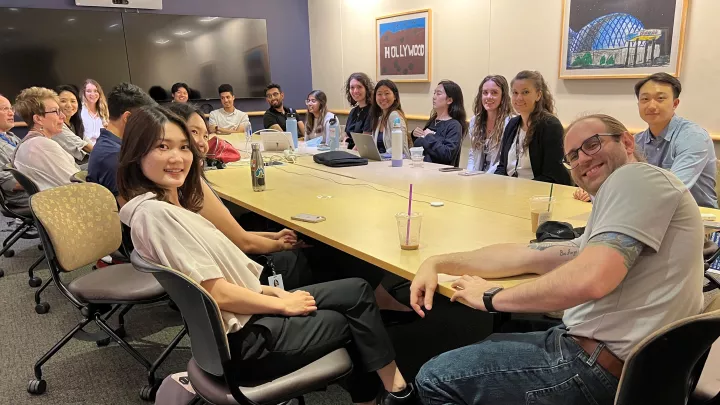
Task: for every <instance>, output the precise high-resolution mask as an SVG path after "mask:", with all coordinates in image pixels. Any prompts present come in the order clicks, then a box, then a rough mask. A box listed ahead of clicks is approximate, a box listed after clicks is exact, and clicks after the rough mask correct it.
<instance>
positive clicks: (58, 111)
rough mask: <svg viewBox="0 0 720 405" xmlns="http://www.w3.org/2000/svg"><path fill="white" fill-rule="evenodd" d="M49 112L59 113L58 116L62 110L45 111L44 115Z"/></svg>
mask: <svg viewBox="0 0 720 405" xmlns="http://www.w3.org/2000/svg"><path fill="white" fill-rule="evenodd" d="M48 114H55V115H57V116H58V117H59V116H60V110H53V111H45V114H44V115H48Z"/></svg>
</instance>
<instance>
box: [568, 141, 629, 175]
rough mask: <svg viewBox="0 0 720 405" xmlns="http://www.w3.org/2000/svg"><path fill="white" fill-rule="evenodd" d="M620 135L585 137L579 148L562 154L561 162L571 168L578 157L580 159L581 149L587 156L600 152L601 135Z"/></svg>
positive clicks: (575, 163)
mask: <svg viewBox="0 0 720 405" xmlns="http://www.w3.org/2000/svg"><path fill="white" fill-rule="evenodd" d="M621 135H622V134H595V135H593V136H591V137H590V138H588V139H586V140H585V142H583V143H582V145H580V147H579V148H577V149H574V150H571V151H570V152H569V153H568V154H566V155H565V156H563V158H562V164H563V165H564V166H565V167H566V168H568V169H570V170H572V169H574V168H576V167H577V165H578V159H580V151H582V152H583V153H584V154H585V155H587V156H592V155H594V154H596V153H598V152H600V149H602V141H601V140H600V137H601V136H617V137H619V136H621Z"/></svg>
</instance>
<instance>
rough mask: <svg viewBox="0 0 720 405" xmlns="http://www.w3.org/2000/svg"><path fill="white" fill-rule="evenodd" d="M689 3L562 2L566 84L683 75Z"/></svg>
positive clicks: (636, 0)
mask: <svg viewBox="0 0 720 405" xmlns="http://www.w3.org/2000/svg"><path fill="white" fill-rule="evenodd" d="M687 8H688V0H613V1H609V0H563V20H562V24H563V25H562V34H561V46H560V78H561V79H616V78H639V77H644V76H647V75H649V74H652V73H656V72H667V73H670V74H672V75H675V76H678V75H679V74H680V65H681V61H682V51H683V43H684V40H685V21H686V18H687Z"/></svg>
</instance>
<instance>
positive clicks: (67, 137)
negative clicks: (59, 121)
mask: <svg viewBox="0 0 720 405" xmlns="http://www.w3.org/2000/svg"><path fill="white" fill-rule="evenodd" d="M55 92H56V93H57V95H58V98H59V100H60V109H61V110H62V112H63V114H65V125H63V130H62V133H60V134H58V135H57V136H54V137H52V140H53V141H55V142H57V143H59V144H60V146H61V147H62V148H63V149H64V150H65V152H67V153H69V154H71V155H72V157H73V158H75V160H77V161H81V160H83V159H84V158H85V156H87V154H88V153H90V152H91V151H92V149H93V145H92V144H91V143H90V142H88V141H86V140H84V139H83V138H82V137H83V134H84V132H85V126H84V125H83V121H82V117H81V116H82V114H81V112H80V109H81V108H82V107H81V106H80V103H79V102H78V90H77V87H75V86H73V85H70V84H62V85H60V86H57V87H56V88H55Z"/></svg>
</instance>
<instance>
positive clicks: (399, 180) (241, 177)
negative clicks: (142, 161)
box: [206, 135, 720, 297]
mask: <svg viewBox="0 0 720 405" xmlns="http://www.w3.org/2000/svg"><path fill="white" fill-rule="evenodd" d="M224 139H226V140H228V141H230V142H231V143H232V144H233V145H234V146H235V147H236V148H238V149H241V150H245V145H246V144H247V143H246V142H245V139H244V136H243V137H242V138H240V137H239V136H237V137H234V136H232V135H230V136H227V137H224ZM253 141H256V139H254V140H253ZM314 153H316V150H315V149H312V148H301V149H300V153H298V156H297V159H296V161H295V163H293V164H290V163H286V164H283V165H279V166H268V167H266V168H265V176H266V190H265V191H263V192H254V191H253V190H252V184H251V176H250V169H249V161H248V159H247V156H246V154H245V153H243V158H244V159H243V160H241V161H240V162H235V163H232V164H229V165H228V168H226V169H223V170H211V171H207V172H206V175H207V178H208V180H209V181H210V182H211V183H212V186H213V188H214V189H215V190H216V192H217V193H218V194H219V195H220V197H221V198H223V199H225V200H227V201H229V202H232V203H234V204H236V205H238V206H241V207H243V208H245V209H247V210H250V211H253V212H255V213H257V214H259V215H262V216H264V217H266V218H268V219H270V220H273V221H275V222H277V223H279V224H281V225H283V226H286V227H288V228H291V229H294V230H296V231H297V232H299V233H300V234H304V235H307V236H309V237H311V238H313V239H316V240H318V241H321V242H323V243H326V244H328V245H330V246H333V247H335V248H337V249H340V250H342V251H344V252H347V253H349V254H351V255H353V256H356V257H358V258H360V259H362V260H365V261H367V262H369V263H372V264H374V265H376V266H378V267H380V268H382V269H384V270H386V271H389V272H391V273H394V274H396V275H398V276H400V277H402V278H405V279H408V280H412V278H413V276H414V274H415V272H416V271H417V270H418V268H419V267H420V265H421V263H422V262H423V261H424V260H425V259H427V258H428V257H430V256H433V255H438V254H444V253H452V252H459V251H467V250H474V249H478V248H481V247H484V246H489V245H492V244H496V243H503V242H514V243H528V242H529V241H530V240H532V239H534V238H535V234H534V233H533V232H532V231H531V225H530V209H529V199H530V197H532V196H538V195H539V196H547V195H549V194H550V191H551V190H550V189H551V186H550V184H548V183H542V182H536V181H532V180H526V179H518V178H511V177H506V176H496V175H490V174H480V175H476V176H460V175H458V172H440V171H439V170H438V169H439V168H441V167H444V166H441V165H437V164H433V163H428V162H425V163H424V164H423V167H421V168H418V167H413V166H412V165H411V162H410V161H409V160H406V161H405V162H404V165H403V167H401V168H392V167H390V162H387V161H382V162H369V164H368V165H366V166H354V167H345V168H330V167H327V166H323V165H319V164H316V163H314V162H313V159H312V154H314ZM263 156H264V158H265V160H266V161H267V160H282V157H283V153H282V152H263ZM410 184H413V206H412V210H413V212H420V213H421V214H422V229H421V239H420V248H419V249H418V250H414V251H405V250H401V249H400V242H399V237H398V229H397V223H396V219H395V215H396V214H397V213H401V212H407V210H408V192H409V185H410ZM574 191H575V188H574V187H568V186H563V185H557V184H556V185H553V186H552V195H553V197H554V199H555V203H554V206H553V212H552V218H551V219H552V220H557V221H564V222H569V223H571V224H572V225H573V226H576V227H577V226H584V225H585V223H586V222H587V219H588V217H589V215H590V211H591V210H592V205H591V204H590V203H585V202H581V201H578V200H575V199H574V198H573V197H572V194H573V192H574ZM432 202H442V203H443V205H442V206H440V207H434V206H431V205H430V203H432ZM701 210H702V211H703V212H706V213H713V214H716V215H718V218H720V211H718V210H709V209H701ZM301 213H305V214H314V215H321V216H324V217H325V218H326V220H325V221H323V222H319V223H307V222H301V221H296V220H293V219H291V217H292V216H293V215H297V214H301ZM535 277H537V276H536V275H523V276H517V277H510V278H503V279H494V280H493V281H494V282H497V283H499V284H501V285H503V286H504V287H506V288H507V287H511V286H514V285H517V284H519V283H522V282H526V281H528V280H532V279H534V278H535ZM451 282H452V278H451V277H445V276H441V284H440V286H439V289H438V292H439V293H440V294H443V295H445V296H447V297H450V296H452V294H453V292H454V290H453V289H452V287H451V286H450V285H451Z"/></svg>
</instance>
